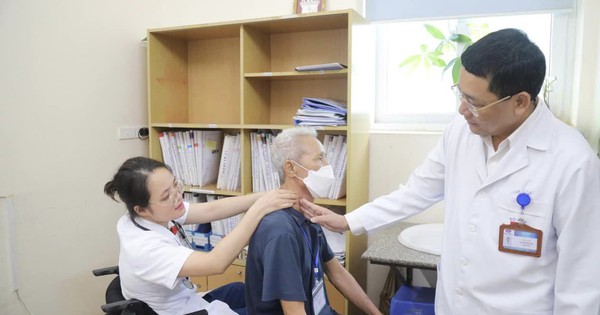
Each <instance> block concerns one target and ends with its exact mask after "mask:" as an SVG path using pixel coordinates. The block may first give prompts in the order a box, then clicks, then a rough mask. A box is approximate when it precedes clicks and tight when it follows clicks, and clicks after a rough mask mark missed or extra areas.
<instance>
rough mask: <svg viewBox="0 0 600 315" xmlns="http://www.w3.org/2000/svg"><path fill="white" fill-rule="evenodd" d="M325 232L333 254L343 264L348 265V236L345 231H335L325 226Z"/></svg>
mask: <svg viewBox="0 0 600 315" xmlns="http://www.w3.org/2000/svg"><path fill="white" fill-rule="evenodd" d="M323 234H324V235H325V239H326V240H327V244H329V247H330V248H331V251H332V252H333V255H334V256H335V258H337V260H338V261H339V262H340V263H341V264H342V266H345V265H346V236H345V234H343V233H338V232H333V231H330V230H328V229H326V228H323Z"/></svg>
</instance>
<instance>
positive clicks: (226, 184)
mask: <svg viewBox="0 0 600 315" xmlns="http://www.w3.org/2000/svg"><path fill="white" fill-rule="evenodd" d="M240 141H241V137H240V134H239V133H238V134H236V135H225V139H224V140H223V153H222V154H221V164H220V165H219V176H218V179H217V189H223V190H239V189H240V187H241V183H240V174H241V170H240V165H241V163H240V161H241V155H240V153H241V152H240V151H241V150H240V148H241V144H240Z"/></svg>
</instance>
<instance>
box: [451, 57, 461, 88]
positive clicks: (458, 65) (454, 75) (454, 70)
mask: <svg viewBox="0 0 600 315" xmlns="http://www.w3.org/2000/svg"><path fill="white" fill-rule="evenodd" d="M461 67H462V61H460V58H456V62H455V63H454V66H452V82H454V84H458V79H459V77H460V68H461Z"/></svg>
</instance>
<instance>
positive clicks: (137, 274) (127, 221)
mask: <svg viewBox="0 0 600 315" xmlns="http://www.w3.org/2000/svg"><path fill="white" fill-rule="evenodd" d="M104 192H105V193H106V194H107V195H108V196H110V197H111V198H112V199H114V200H115V201H116V199H115V194H117V195H118V197H119V199H120V200H121V201H122V202H124V203H125V205H126V207H127V210H128V214H126V215H123V216H122V217H121V219H119V222H118V224H117V231H118V234H119V239H120V245H121V251H120V255H119V273H120V277H121V286H122V291H123V292H122V293H123V296H124V297H125V298H128V299H129V298H136V299H138V300H141V301H144V302H145V303H146V304H148V305H149V306H150V307H151V308H152V309H153V310H154V311H155V312H156V313H158V314H160V315H162V314H188V313H192V312H196V311H199V310H203V309H206V310H207V311H208V313H209V314H236V313H238V314H245V302H244V288H243V285H242V284H241V283H235V284H231V285H226V286H224V287H221V288H218V289H215V290H212V291H211V292H210V293H208V294H206V295H204V297H201V296H200V295H197V294H196V288H195V286H194V285H193V284H192V283H191V282H190V279H189V277H192V276H206V275H214V274H220V273H223V272H224V271H225V269H226V268H227V267H228V266H229V265H230V264H231V263H232V261H233V260H234V259H235V257H237V255H238V254H239V253H240V252H241V250H242V249H243V247H244V246H245V245H246V244H247V243H248V241H249V239H250V236H251V235H252V232H253V231H254V229H255V228H256V226H257V225H258V223H259V222H260V220H261V219H262V217H264V216H265V215H266V214H268V213H270V212H272V211H274V210H277V209H281V208H286V207H290V206H292V205H293V204H294V201H295V200H296V194H295V193H293V192H290V191H287V190H275V191H271V192H269V193H266V194H252V195H246V196H239V197H231V198H224V199H221V200H217V201H213V202H207V203H200V204H190V203H187V202H183V200H182V193H183V189H182V185H181V183H180V182H179V181H178V180H177V179H176V178H175V177H174V176H173V173H172V172H171V170H170V169H169V167H168V166H166V165H165V164H163V163H161V162H159V161H155V160H152V159H149V158H145V157H135V158H131V159H128V160H127V161H125V162H124V163H123V165H121V167H120V168H119V170H118V172H117V173H116V174H115V175H114V178H113V179H112V180H111V181H109V182H108V183H106V185H105V186H104ZM246 209H247V210H248V211H247V212H246V214H245V215H244V216H243V219H242V220H241V222H240V223H239V224H238V225H237V226H236V228H235V229H234V230H233V231H232V232H231V233H229V234H228V235H227V236H226V237H225V238H223V240H222V241H221V242H219V244H218V246H216V247H215V248H214V249H213V250H212V251H210V252H200V251H194V250H193V249H191V248H190V247H189V243H188V242H187V239H186V237H185V234H184V233H183V231H182V229H181V225H182V224H200V223H206V222H211V221H213V220H219V219H223V218H227V217H230V216H233V215H236V214H238V213H241V212H243V211H245V210H246ZM171 227H174V231H175V232H176V233H175V234H174V233H172V231H171V229H170V228H171ZM234 311H235V312H234Z"/></svg>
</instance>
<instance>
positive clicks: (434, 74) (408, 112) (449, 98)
mask: <svg viewBox="0 0 600 315" xmlns="http://www.w3.org/2000/svg"><path fill="white" fill-rule="evenodd" d="M566 15H567V14H566V13H544V14H528V15H511V16H496V17H480V18H470V19H451V20H434V21H417V22H415V21H397V22H386V23H380V24H378V25H377V26H376V28H377V29H376V36H377V66H376V68H377V93H376V95H377V96H376V107H375V117H374V118H375V125H374V128H375V129H401V130H442V129H443V128H444V126H445V125H446V124H447V123H448V122H450V120H451V119H452V118H453V117H454V116H455V115H456V114H457V108H458V104H457V102H456V98H455V97H454V94H453V93H452V91H451V90H450V86H451V85H453V84H454V81H453V78H452V69H451V68H449V69H446V70H445V71H444V68H445V66H446V64H447V63H448V62H449V61H451V60H452V59H453V58H456V57H458V56H459V55H460V53H461V52H462V50H464V48H465V46H464V45H463V44H460V43H458V44H457V43H455V42H452V41H447V40H446V41H444V40H443V38H446V39H447V38H448V37H449V36H450V35H451V34H464V35H466V36H468V37H469V38H470V39H471V40H472V41H476V40H477V39H479V38H481V37H483V36H484V35H486V34H488V33H490V32H493V31H496V30H499V29H503V28H509V27H510V28H517V29H521V30H523V31H524V32H526V33H527V35H528V36H529V38H530V39H531V40H532V41H533V42H535V43H536V44H537V45H538V46H539V47H540V49H541V50H542V51H543V52H544V55H545V56H546V64H547V72H546V73H547V75H548V77H549V78H551V77H554V76H557V73H556V71H558V72H561V71H563V70H562V69H565V68H566V67H565V65H564V64H565V63H566V61H565V60H567V58H565V52H564V51H561V52H558V53H556V54H555V51H554V50H556V49H561V48H560V47H564V46H567V45H564V44H563V45H554V47H553V46H552V44H553V41H556V40H557V38H566V35H565V34H566V33H567V32H568V27H563V26H564V24H565V22H564V21H565V18H564V16H566ZM557 23H562V24H560V25H561V27H560V28H557ZM428 30H429V31H428ZM437 31H439V32H441V34H439V33H436V32H437ZM434 35H436V37H434ZM441 36H443V37H441ZM441 43H442V44H443V45H444V49H443V50H442V51H443V54H440V55H436V54H435V53H434V51H435V49H436V48H437V47H438V46H439V45H440V44H441ZM563 43H564V42H563ZM562 49H565V50H566V48H562ZM555 56H560V59H558V58H555V59H553V57H555ZM440 60H442V61H440ZM561 75H563V73H561ZM548 81H552V79H549V80H548ZM551 87H553V89H554V90H553V91H552V93H553V95H552V99H561V100H562V99H564V98H565V97H566V95H564V94H565V92H566V91H558V93H557V91H556V85H555V86H551ZM558 94H560V97H558V98H557V95H558ZM567 94H568V93H567ZM551 105H552V104H551Z"/></svg>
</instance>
